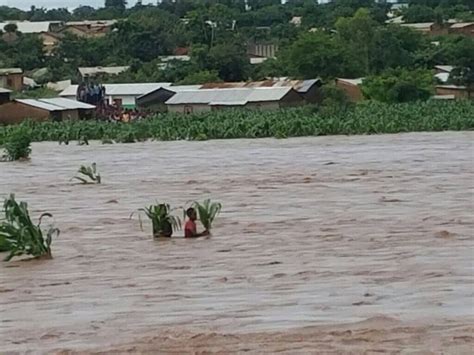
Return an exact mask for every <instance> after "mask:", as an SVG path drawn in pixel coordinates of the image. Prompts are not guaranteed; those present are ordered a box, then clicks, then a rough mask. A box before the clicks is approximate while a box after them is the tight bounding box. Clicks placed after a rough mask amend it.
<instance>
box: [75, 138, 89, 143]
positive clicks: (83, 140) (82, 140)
mask: <svg viewBox="0 0 474 355" xmlns="http://www.w3.org/2000/svg"><path fill="white" fill-rule="evenodd" d="M77 144H78V145H89V140H88V139H87V137H86V136H81V137H80V138H79V140H78V141H77Z"/></svg>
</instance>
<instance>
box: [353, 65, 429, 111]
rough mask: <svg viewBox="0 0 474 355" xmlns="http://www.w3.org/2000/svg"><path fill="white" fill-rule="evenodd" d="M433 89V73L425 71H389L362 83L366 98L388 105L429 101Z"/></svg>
mask: <svg viewBox="0 0 474 355" xmlns="http://www.w3.org/2000/svg"><path fill="white" fill-rule="evenodd" d="M433 89H434V87H433V73H432V72H431V71H430V70H425V69H416V70H407V69H389V70H387V71H385V72H383V73H382V74H381V75H378V76H369V77H367V78H366V79H364V81H363V82H362V92H363V94H364V96H365V97H367V98H368V99H373V100H377V101H382V102H387V103H396V102H408V101H417V100H427V99H428V98H429V97H430V96H431V95H432V93H433Z"/></svg>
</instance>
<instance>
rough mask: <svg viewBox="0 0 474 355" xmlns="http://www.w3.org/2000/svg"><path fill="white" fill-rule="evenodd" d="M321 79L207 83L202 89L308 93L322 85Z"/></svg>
mask: <svg viewBox="0 0 474 355" xmlns="http://www.w3.org/2000/svg"><path fill="white" fill-rule="evenodd" d="M320 82H321V80H320V79H308V80H265V81H242V82H235V83H228V82H226V83H207V84H204V85H203V86H202V89H231V88H259V87H261V88H265V87H266V88H278V87H292V88H293V89H294V90H296V91H298V92H299V93H305V92H308V90H310V89H311V87H313V85H315V84H318V83H320Z"/></svg>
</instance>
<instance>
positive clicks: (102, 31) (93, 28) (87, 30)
mask: <svg viewBox="0 0 474 355" xmlns="http://www.w3.org/2000/svg"><path fill="white" fill-rule="evenodd" d="M116 23H117V20H96V21H69V22H66V23H65V27H64V29H63V31H64V32H68V33H70V34H73V35H75V36H78V37H85V38H99V37H104V36H105V35H106V34H107V33H109V32H110V31H111V30H112V28H113V26H114V25H115V24H116Z"/></svg>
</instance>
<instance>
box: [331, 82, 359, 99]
mask: <svg viewBox="0 0 474 355" xmlns="http://www.w3.org/2000/svg"><path fill="white" fill-rule="evenodd" d="M362 80H363V78H357V79H344V78H336V87H337V88H339V89H341V90H342V91H343V92H344V93H345V94H346V96H347V98H348V99H349V101H350V102H358V101H362V100H363V99H364V95H363V94H362V90H361V88H360V85H361V84H362Z"/></svg>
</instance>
